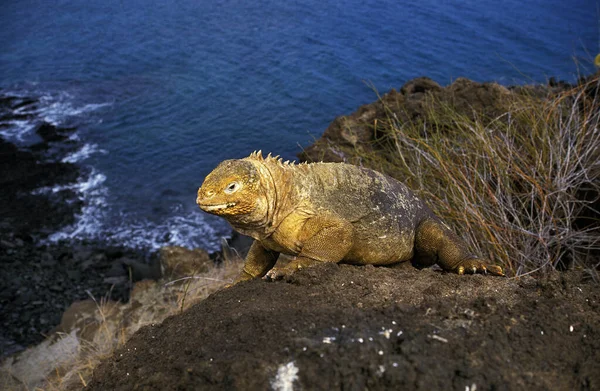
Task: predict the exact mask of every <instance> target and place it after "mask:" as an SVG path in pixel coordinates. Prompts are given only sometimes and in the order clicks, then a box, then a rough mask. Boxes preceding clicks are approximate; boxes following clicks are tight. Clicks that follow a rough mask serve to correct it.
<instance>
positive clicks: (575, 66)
mask: <svg viewBox="0 0 600 391" xmlns="http://www.w3.org/2000/svg"><path fill="white" fill-rule="evenodd" d="M599 9H600V8H599V5H598V2H597V1H596V2H594V1H586V0H572V1H566V0H562V1H561V0H531V1H517V0H505V1H502V0H480V1H468V0H466V1H432V0H424V1H406V0H396V1H384V0H379V1H370V0H348V1H315V0H305V1H292V0H285V1H281V0H277V1H274V0H255V1H239V0H211V1H206V0H156V1H140V0H102V1H90V0H56V1H48V0H43V1H42V0H37V1H36V0H19V1H3V2H2V6H1V7H0V89H1V92H2V93H11V94H17V95H22V96H34V97H37V98H38V99H40V105H39V107H38V109H37V111H36V113H35V114H36V117H35V119H33V120H27V121H25V120H24V121H14V122H11V123H10V124H5V125H7V127H5V128H2V129H0V131H1V134H2V137H4V138H7V139H9V140H12V141H15V142H18V143H22V144H26V143H28V142H32V139H33V138H34V137H33V134H34V129H35V126H36V123H39V121H42V120H43V121H47V122H51V123H53V124H56V125H64V126H76V127H77V128H78V131H77V133H76V135H75V137H77V138H78V140H80V141H81V144H82V148H81V150H80V151H78V152H77V153H74V154H71V155H69V156H67V157H65V159H66V161H73V162H78V163H79V164H81V165H82V166H84V167H85V168H86V170H85V171H84V172H85V174H84V175H82V177H81V178H80V182H79V183H77V184H74V185H73V188H74V189H76V190H77V191H78V192H79V194H80V197H81V198H82V199H83V200H84V201H85V205H86V206H85V207H84V209H83V211H82V214H81V215H80V216H79V217H78V220H77V223H76V224H74V225H73V226H69V227H64V228H63V229H62V230H60V231H58V232H56V233H54V234H53V235H52V236H51V240H59V239H65V238H101V239H105V240H109V241H111V240H114V241H118V242H120V243H124V244H126V245H129V246H134V247H145V248H154V249H155V248H158V247H159V246H161V245H165V244H177V245H183V246H187V247H204V248H207V249H209V250H215V249H217V246H218V242H219V239H220V237H222V236H227V235H228V234H229V233H230V231H229V228H228V226H227V225H226V224H224V223H223V221H221V220H219V219H217V218H212V217H210V216H207V215H206V214H203V213H202V212H201V211H200V210H199V209H198V208H197V207H196V205H195V203H194V201H195V195H196V190H197V188H198V186H199V185H200V184H201V183H202V180H203V178H204V177H205V175H206V174H207V173H208V172H210V170H211V169H212V168H213V167H215V166H216V165H217V164H218V163H219V162H220V161H222V160H224V159H228V158H239V157H244V156H247V155H248V154H249V153H250V152H252V151H253V150H255V149H262V150H263V151H270V152H274V153H275V154H279V155H282V156H283V157H285V158H286V159H287V158H289V159H294V158H295V155H296V153H298V152H299V151H300V150H301V149H302V148H303V147H305V146H307V145H309V144H310V143H311V142H312V141H313V140H314V139H315V138H318V137H319V136H320V135H321V134H322V133H323V131H324V130H325V128H326V127H327V126H328V124H329V123H330V122H331V121H332V120H333V119H334V118H335V117H336V116H338V115H343V114H349V113H351V112H352V111H354V110H355V109H357V108H358V106H360V105H362V104H365V103H369V102H372V101H374V100H375V99H376V98H377V91H378V92H379V93H384V92H386V91H388V90H389V89H391V88H399V87H401V86H402V85H403V84H404V83H405V82H406V81H408V80H410V79H411V78H414V77H418V76H428V77H431V78H433V79H434V80H436V81H437V82H439V83H440V84H443V85H446V84H449V83H451V82H452V80H454V79H456V78H457V77H461V76H464V77H468V78H471V79H474V80H477V81H497V82H499V83H502V84H505V85H509V84H524V83H544V82H546V81H547V80H548V78H549V77H551V76H555V77H557V78H559V79H564V80H567V81H570V82H573V81H575V80H576V79H577V76H578V74H589V73H591V72H592V71H593V66H592V63H593V58H594V56H595V55H596V54H597V53H598V51H599V49H600V46H599V45H600V42H599V36H600V22H599V16H600V11H599Z"/></svg>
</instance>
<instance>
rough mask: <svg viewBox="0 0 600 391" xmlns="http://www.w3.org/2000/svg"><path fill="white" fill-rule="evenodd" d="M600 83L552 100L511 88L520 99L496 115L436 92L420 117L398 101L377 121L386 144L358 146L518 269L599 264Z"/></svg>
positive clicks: (496, 258) (486, 252) (369, 160)
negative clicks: (461, 109)
mask: <svg viewBox="0 0 600 391" xmlns="http://www.w3.org/2000/svg"><path fill="white" fill-rule="evenodd" d="M598 83H599V81H598V79H597V78H596V79H592V80H590V81H588V82H587V84H584V85H580V86H579V87H574V88H573V89H571V90H569V91H567V92H564V93H562V94H560V95H558V96H555V97H553V98H550V99H545V100H541V99H538V98H535V97H533V96H525V95H521V94H507V99H509V100H510V101H509V107H510V109H509V110H508V112H506V113H505V114H503V115H501V116H499V117H496V118H484V117H482V116H481V115H477V114H476V113H471V115H464V114H460V113H458V112H457V110H456V109H455V108H453V107H452V106H451V105H449V104H447V103H446V104H442V103H440V102H439V101H433V100H430V101H429V102H428V103H427V107H426V115H424V116H423V117H422V118H418V119H416V120H414V121H409V122H402V121H400V120H398V117H397V116H396V114H394V112H393V111H392V110H388V112H387V120H385V121H382V122H383V123H376V124H375V125H376V129H375V132H376V133H377V135H378V139H377V141H376V145H374V146H373V147H375V148H373V149H374V150H377V151H378V152H376V153H373V152H372V151H373V149H371V148H365V149H362V150H358V151H355V153H356V154H359V155H360V159H361V161H362V162H363V164H366V165H369V166H371V167H374V168H376V169H380V170H382V171H384V172H386V173H388V174H390V175H392V176H394V177H396V178H398V179H400V180H401V181H403V182H405V183H407V184H408V185H409V186H410V187H412V188H413V189H415V190H416V192H417V193H419V195H420V196H421V197H422V198H423V199H425V200H427V202H428V204H429V205H430V206H431V207H432V208H433V209H434V210H435V212H436V213H437V214H438V215H440V216H441V217H442V218H444V219H445V220H446V221H447V222H448V223H449V224H451V225H452V226H453V228H454V229H455V230H456V232H459V233H460V234H461V235H463V236H464V237H465V239H466V240H467V241H468V242H469V245H470V246H471V247H472V248H473V250H474V251H476V252H477V253H479V254H481V255H483V256H487V257H489V259H491V260H492V261H493V262H496V263H499V264H502V265H503V266H505V267H506V268H507V269H508V270H510V271H512V273H514V274H516V275H522V274H524V273H529V272H534V271H547V270H549V269H555V268H558V269H561V268H568V267H573V266H578V265H584V266H586V268H587V269H588V270H589V271H590V272H592V273H593V274H595V273H596V272H597V268H598V259H599V257H598V255H599V254H600V240H599V238H600V229H599V227H600V223H599V220H598V217H599V216H600V202H599V199H598V196H599V194H600V130H599V129H598V122H599V118H600V109H599V108H600V102H598V97H597V95H596V91H597V89H598ZM590 91H592V92H593V93H590ZM366 151H369V152H366Z"/></svg>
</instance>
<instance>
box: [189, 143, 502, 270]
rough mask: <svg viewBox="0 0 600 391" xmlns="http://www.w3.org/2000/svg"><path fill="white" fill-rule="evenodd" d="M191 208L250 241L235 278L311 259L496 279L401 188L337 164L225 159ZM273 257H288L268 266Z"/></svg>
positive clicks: (255, 156)
mask: <svg viewBox="0 0 600 391" xmlns="http://www.w3.org/2000/svg"><path fill="white" fill-rule="evenodd" d="M197 203H198V205H199V206H200V208H201V209H202V210H204V211H206V212H208V213H212V214H215V215H218V216H222V217H224V218H225V219H227V221H229V223H230V224H231V225H232V226H233V228H234V229H235V230H237V231H239V232H240V233H242V234H244V235H248V236H251V237H252V238H254V239H255V241H254V243H253V244H252V247H251V248H250V251H249V253H248V256H247V258H246V261H245V264H244V269H243V273H242V275H241V276H240V278H239V280H246V279H250V278H255V277H262V276H265V275H266V276H267V277H269V278H272V279H276V278H281V277H282V276H283V275H285V274H287V273H290V272H293V271H294V270H296V269H298V268H302V267H307V266H310V265H313V264H315V263H318V262H346V263H354V264H363V265H364V264H372V265H392V264H396V263H399V262H405V261H409V260H413V261H414V262H415V264H416V265H418V266H424V267H425V266H431V265H433V264H435V263H437V264H438V265H440V266H441V267H442V268H443V269H445V270H448V271H453V272H456V273H459V274H463V273H478V272H479V273H486V272H490V273H491V274H495V275H504V274H503V272H502V269H501V268H500V267H498V266H490V265H487V264H486V262H485V261H483V260H481V259H479V258H477V257H476V256H474V255H473V254H471V253H470V252H468V251H467V248H466V245H465V243H464V242H463V241H462V240H461V239H460V238H459V237H458V236H457V235H455V234H454V233H453V232H452V231H451V230H450V229H449V228H448V227H447V226H446V225H445V224H444V223H443V222H442V221H441V220H440V219H439V218H438V217H437V216H435V215H434V214H433V212H432V211H431V210H430V209H429V208H428V207H427V205H425V203H424V202H423V201H422V200H420V199H419V198H418V197H416V196H415V195H414V194H413V193H412V192H411V191H410V190H409V189H408V188H407V187H406V186H405V185H404V184H402V183H400V182H398V181H397V180H395V179H393V178H391V177H388V176H386V175H383V174H381V173H378V172H376V171H373V170H370V169H367V168H361V167H357V166H354V165H350V164H344V163H311V164H304V163H303V164H290V163H288V162H285V163H284V162H282V161H281V160H279V159H276V158H272V157H270V156H269V157H267V158H263V157H262V154H261V153H260V152H257V153H253V154H251V155H250V156H249V157H247V158H245V159H239V160H226V161H224V162H222V163H221V164H219V166H218V167H217V168H215V169H214V170H213V171H212V172H211V173H210V174H209V175H208V176H207V177H206V179H205V180H204V183H203V184H202V187H200V189H199V190H198V198H197ZM280 253H284V254H288V255H292V256H295V258H294V260H293V261H292V262H290V263H289V264H288V265H287V266H285V267H284V268H276V267H274V266H275V263H276V262H277V258H278V256H279V254H280Z"/></svg>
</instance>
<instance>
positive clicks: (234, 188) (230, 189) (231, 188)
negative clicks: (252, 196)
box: [225, 182, 240, 194]
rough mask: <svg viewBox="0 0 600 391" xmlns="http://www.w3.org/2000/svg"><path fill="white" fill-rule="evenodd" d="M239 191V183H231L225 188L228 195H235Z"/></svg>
mask: <svg viewBox="0 0 600 391" xmlns="http://www.w3.org/2000/svg"><path fill="white" fill-rule="evenodd" d="M239 189H240V184H239V183H238V182H231V183H230V184H228V185H227V187H226V188H225V193H227V194H231V193H235V192H236V191H238V190H239Z"/></svg>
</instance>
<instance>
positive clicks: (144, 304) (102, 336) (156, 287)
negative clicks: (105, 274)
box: [44, 257, 241, 390]
mask: <svg viewBox="0 0 600 391" xmlns="http://www.w3.org/2000/svg"><path fill="white" fill-rule="evenodd" d="M240 269H241V259H239V258H237V257H234V258H233V259H228V260H226V261H225V262H223V264H222V266H221V267H215V268H213V269H211V270H210V271H208V272H206V273H202V274H198V275H194V276H189V277H187V278H182V279H177V280H173V281H166V282H165V281H163V282H154V281H142V282H141V283H138V284H141V285H139V286H138V285H137V284H136V287H135V288H134V290H133V292H132V297H131V300H130V302H129V303H127V304H120V303H115V302H110V301H107V300H101V301H99V302H96V304H97V307H96V309H97V311H96V312H95V316H94V317H93V319H87V322H86V323H87V325H86V327H85V328H84V329H82V330H81V331H80V332H79V333H78V338H79V352H78V358H77V360H76V361H75V362H71V363H69V365H68V367H65V368H57V369H56V371H55V373H54V374H53V375H52V376H50V377H49V378H48V379H47V382H46V384H45V386H44V389H45V390H75V389H77V390H79V389H81V388H82V387H85V386H86V385H87V384H88V383H89V381H90V380H91V377H92V373H93V370H94V368H95V367H96V366H97V365H98V364H99V363H100V362H101V361H102V360H103V359H105V358H108V357H110V356H112V354H113V353H114V352H115V351H116V349H117V348H119V347H121V346H123V345H124V344H125V343H126V342H127V341H128V340H129V338H130V337H131V336H132V335H133V334H134V333H135V332H136V331H137V330H139V329H140V328H141V327H144V326H147V325H151V324H159V323H161V322H162V321H163V320H164V319H166V318H167V317H169V316H171V315H175V314H177V313H180V312H182V311H184V310H186V309H187V308H189V307H190V306H192V305H194V304H196V303H198V302H199V301H201V300H203V299H205V298H206V297H208V296H209V295H210V294H211V293H214V292H216V291H217V290H219V289H221V288H223V286H224V285H226V284H228V283H231V282H232V281H233V279H234V277H236V276H237V275H238V274H239V272H240ZM136 290H137V291H136Z"/></svg>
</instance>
